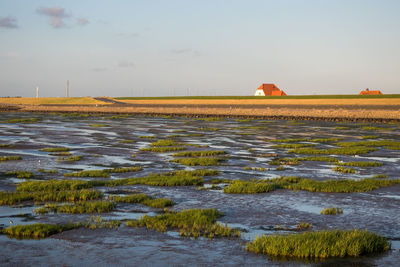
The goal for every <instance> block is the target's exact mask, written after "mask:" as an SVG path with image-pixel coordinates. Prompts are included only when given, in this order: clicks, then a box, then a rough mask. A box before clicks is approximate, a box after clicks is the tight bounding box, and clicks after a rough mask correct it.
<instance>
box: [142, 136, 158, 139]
mask: <svg viewBox="0 0 400 267" xmlns="http://www.w3.org/2000/svg"><path fill="white" fill-rule="evenodd" d="M138 138H141V139H154V138H156V137H155V136H153V135H139V136H138Z"/></svg>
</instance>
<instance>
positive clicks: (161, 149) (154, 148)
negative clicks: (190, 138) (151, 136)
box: [140, 146, 187, 153]
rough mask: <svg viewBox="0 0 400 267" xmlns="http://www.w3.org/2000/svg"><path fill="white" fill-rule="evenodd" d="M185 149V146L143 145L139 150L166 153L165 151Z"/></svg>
mask: <svg viewBox="0 0 400 267" xmlns="http://www.w3.org/2000/svg"><path fill="white" fill-rule="evenodd" d="M186 149H187V148H186V147H179V146H166V147H144V148H141V149H140V151H150V152H158V153H166V152H175V151H182V150H186Z"/></svg>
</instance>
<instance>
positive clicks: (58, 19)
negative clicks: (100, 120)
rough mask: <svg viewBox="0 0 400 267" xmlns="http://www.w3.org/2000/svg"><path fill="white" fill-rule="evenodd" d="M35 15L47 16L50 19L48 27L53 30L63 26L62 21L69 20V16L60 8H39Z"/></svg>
mask: <svg viewBox="0 0 400 267" xmlns="http://www.w3.org/2000/svg"><path fill="white" fill-rule="evenodd" d="M36 13H38V14H40V15H43V16H47V17H49V18H50V25H51V26H53V27H54V28H62V27H64V26H65V22H64V19H66V18H69V17H70V16H71V15H69V14H67V13H66V12H65V9H64V8H62V7H40V8H38V9H37V10H36Z"/></svg>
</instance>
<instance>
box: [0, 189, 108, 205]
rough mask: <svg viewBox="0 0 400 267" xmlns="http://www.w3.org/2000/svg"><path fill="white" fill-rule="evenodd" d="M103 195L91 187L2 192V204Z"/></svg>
mask: <svg viewBox="0 0 400 267" xmlns="http://www.w3.org/2000/svg"><path fill="white" fill-rule="evenodd" d="M102 197H103V193H102V192H100V191H97V190H90V189H81V190H68V191H35V192H24V191H17V192H0V205H15V204H18V203H20V202H24V201H34V202H45V201H54V202H76V201H86V200H95V199H101V198H102Z"/></svg>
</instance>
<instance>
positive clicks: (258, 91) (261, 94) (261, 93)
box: [254, 90, 265, 96]
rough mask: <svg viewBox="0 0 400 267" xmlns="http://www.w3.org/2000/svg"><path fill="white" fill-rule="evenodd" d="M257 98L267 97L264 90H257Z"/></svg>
mask: <svg viewBox="0 0 400 267" xmlns="http://www.w3.org/2000/svg"><path fill="white" fill-rule="evenodd" d="M254 95H255V96H265V94H264V91H263V90H256V93H255V94H254Z"/></svg>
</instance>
